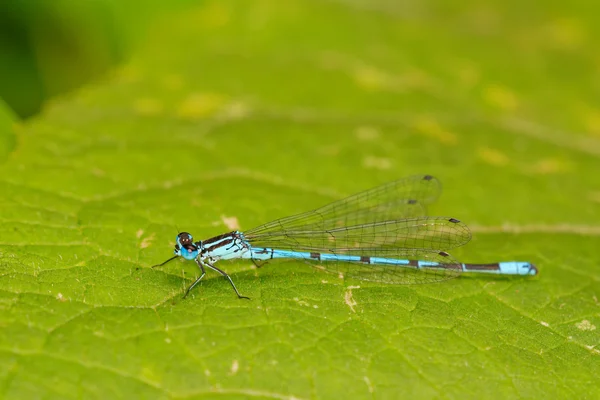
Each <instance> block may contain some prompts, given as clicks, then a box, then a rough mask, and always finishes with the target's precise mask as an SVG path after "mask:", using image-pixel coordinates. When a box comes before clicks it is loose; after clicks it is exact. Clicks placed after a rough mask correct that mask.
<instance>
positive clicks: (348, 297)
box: [344, 286, 360, 313]
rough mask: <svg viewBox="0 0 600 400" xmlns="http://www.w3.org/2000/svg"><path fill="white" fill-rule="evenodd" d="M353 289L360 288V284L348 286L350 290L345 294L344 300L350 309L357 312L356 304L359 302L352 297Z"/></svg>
mask: <svg viewBox="0 0 600 400" xmlns="http://www.w3.org/2000/svg"><path fill="white" fill-rule="evenodd" d="M352 289H360V286H348V290H347V291H346V293H345V294H344V302H345V303H346V305H347V306H348V307H350V310H352V312H353V313H355V312H356V311H354V306H356V305H358V303H357V302H356V300H354V298H353V297H352Z"/></svg>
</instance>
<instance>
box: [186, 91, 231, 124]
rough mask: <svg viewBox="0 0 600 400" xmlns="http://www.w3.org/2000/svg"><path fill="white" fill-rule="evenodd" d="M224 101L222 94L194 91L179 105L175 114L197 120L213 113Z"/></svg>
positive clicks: (220, 107) (221, 106)
mask: <svg viewBox="0 0 600 400" xmlns="http://www.w3.org/2000/svg"><path fill="white" fill-rule="evenodd" d="M225 103H226V98H225V96H223V95H219V94H215V93H194V94H191V95H189V96H188V97H187V98H186V99H185V100H183V102H182V103H181V104H180V105H179V107H178V109H177V115H178V116H179V117H180V118H183V119H189V120H198V119H203V118H206V117H210V116H212V115H215V114H216V113H217V112H218V111H220V110H221V109H222V108H223V106H224V105H225Z"/></svg>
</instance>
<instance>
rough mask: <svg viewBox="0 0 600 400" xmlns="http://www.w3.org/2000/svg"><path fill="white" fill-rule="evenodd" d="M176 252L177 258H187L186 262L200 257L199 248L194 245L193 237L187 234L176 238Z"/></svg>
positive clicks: (181, 234)
mask: <svg viewBox="0 0 600 400" xmlns="http://www.w3.org/2000/svg"><path fill="white" fill-rule="evenodd" d="M175 242H176V243H177V244H175V250H174V251H173V252H174V253H175V255H176V256H180V257H183V258H185V259H186V260H193V259H195V258H196V257H198V251H199V249H198V246H196V244H195V243H194V239H193V238H192V235H190V234H189V233H187V232H181V233H180V234H179V235H177V237H176V238H175Z"/></svg>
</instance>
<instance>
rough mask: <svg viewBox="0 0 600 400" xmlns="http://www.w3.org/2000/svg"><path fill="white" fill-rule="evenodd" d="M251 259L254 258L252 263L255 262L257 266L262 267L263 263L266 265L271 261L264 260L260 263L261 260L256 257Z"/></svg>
mask: <svg viewBox="0 0 600 400" xmlns="http://www.w3.org/2000/svg"><path fill="white" fill-rule="evenodd" d="M250 260H252V263H253V264H254V265H255V266H256V268H260V267H262V266H263V265H265V264H268V263H269V262H268V261H263V262H261V263H259V262H258V261H257V260H256V259H254V258H251V259H250Z"/></svg>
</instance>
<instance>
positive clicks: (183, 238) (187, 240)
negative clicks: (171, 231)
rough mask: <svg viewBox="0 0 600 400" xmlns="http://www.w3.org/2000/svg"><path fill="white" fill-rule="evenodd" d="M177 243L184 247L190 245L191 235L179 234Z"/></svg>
mask: <svg viewBox="0 0 600 400" xmlns="http://www.w3.org/2000/svg"><path fill="white" fill-rule="evenodd" d="M179 242H180V243H181V244H182V245H183V246H185V245H186V244H191V243H192V235H190V234H189V233H187V232H181V233H180V234H179Z"/></svg>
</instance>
